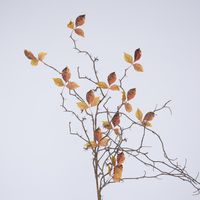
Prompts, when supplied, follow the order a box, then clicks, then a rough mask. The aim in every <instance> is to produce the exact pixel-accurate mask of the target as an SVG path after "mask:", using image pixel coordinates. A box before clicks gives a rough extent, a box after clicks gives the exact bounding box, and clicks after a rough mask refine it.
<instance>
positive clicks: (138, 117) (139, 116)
mask: <svg viewBox="0 0 200 200" xmlns="http://www.w3.org/2000/svg"><path fill="white" fill-rule="evenodd" d="M135 116H136V118H137V119H138V120H139V121H142V118H143V113H142V111H141V110H140V109H139V108H138V109H137V111H136V113H135Z"/></svg>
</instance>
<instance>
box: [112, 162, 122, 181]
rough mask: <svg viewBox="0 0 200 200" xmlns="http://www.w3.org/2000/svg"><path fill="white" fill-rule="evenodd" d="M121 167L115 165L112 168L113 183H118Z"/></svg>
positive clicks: (120, 176)
mask: <svg viewBox="0 0 200 200" xmlns="http://www.w3.org/2000/svg"><path fill="white" fill-rule="evenodd" d="M122 171H123V165H116V166H115V168H114V175H113V181H114V182H120V180H121V178H122Z"/></svg>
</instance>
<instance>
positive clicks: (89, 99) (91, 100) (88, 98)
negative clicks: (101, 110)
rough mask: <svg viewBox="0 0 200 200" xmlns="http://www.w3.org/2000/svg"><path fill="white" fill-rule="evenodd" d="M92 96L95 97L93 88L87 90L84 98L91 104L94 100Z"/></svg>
mask: <svg viewBox="0 0 200 200" xmlns="http://www.w3.org/2000/svg"><path fill="white" fill-rule="evenodd" d="M94 98H95V96H94V91H93V90H90V91H88V92H87V94H86V100H87V102H88V104H91V103H92V102H93V101H94Z"/></svg>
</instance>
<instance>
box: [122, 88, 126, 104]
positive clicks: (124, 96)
mask: <svg viewBox="0 0 200 200" xmlns="http://www.w3.org/2000/svg"><path fill="white" fill-rule="evenodd" d="M125 101H126V92H125V90H123V92H122V102H125Z"/></svg>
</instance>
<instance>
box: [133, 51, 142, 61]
mask: <svg viewBox="0 0 200 200" xmlns="http://www.w3.org/2000/svg"><path fill="white" fill-rule="evenodd" d="M141 56H142V51H141V50H140V48H139V49H136V50H135V54H134V62H136V61H137V60H139V59H140V58H141Z"/></svg>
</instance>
